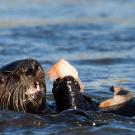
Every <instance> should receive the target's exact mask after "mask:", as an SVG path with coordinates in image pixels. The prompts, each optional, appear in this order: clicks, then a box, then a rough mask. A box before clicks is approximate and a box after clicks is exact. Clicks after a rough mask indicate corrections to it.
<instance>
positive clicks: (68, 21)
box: [0, 0, 135, 135]
mask: <svg viewBox="0 0 135 135" xmlns="http://www.w3.org/2000/svg"><path fill="white" fill-rule="evenodd" d="M134 8H135V1H134V0H118V1H113V0H102V1H100V0H94V1H92V0H78V1H76V0H64V1H63V0H55V1H53V0H45V1H42V0H29V1H27V0H22V1H17V0H12V1H10V0H3V1H2V0H1V4H0V67H1V66H3V65H4V64H7V63H9V62H11V61H14V60H17V59H23V58H30V57H31V58H36V59H37V60H39V61H40V62H41V64H42V65H43V67H44V69H45V71H46V73H47V71H48V70H49V68H50V67H51V66H52V65H53V64H54V63H55V62H56V61H58V60H59V59H60V58H65V59H66V60H69V61H70V62H71V63H72V64H73V65H74V66H75V67H76V68H77V69H78V71H79V74H80V78H81V80H82V81H83V82H84V84H85V92H86V93H87V94H89V95H90V96H91V97H93V98H95V99H98V100H99V101H100V100H103V99H105V98H108V97H111V96H112V93H111V92H110V91H109V87H110V86H112V85H120V86H123V87H127V88H128V89H130V90H132V91H133V93H135V89H134V88H135V68H134V67H135V10H134ZM46 83H47V92H48V99H49V100H53V97H52V94H51V89H52V82H50V81H49V78H48V76H46ZM89 115H90V116H89V120H88V119H86V118H85V117H83V116H76V115H73V114H69V115H65V114H58V115H54V116H39V115H33V114H23V113H18V112H11V111H0V134H1V135H4V134H6V135H8V134H9V135H11V134H13V135H15V134H17V135H18V134H20V135H22V134H25V135H29V134H41V135H44V134H45V135H46V134H52V135H53V134H59V135H63V134H71V135H73V134H79V135H80V134H83V135H87V134H91V135H96V134H97V135H98V134H99V133H100V135H102V134H104V135H108V134H110V135H112V134H116V135H123V134H128V135H134V134H135V119H134V117H133V118H125V117H121V116H118V115H112V114H108V115H103V114H97V113H93V112H91V114H89ZM93 118H94V119H93Z"/></svg>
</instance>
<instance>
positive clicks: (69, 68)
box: [48, 59, 84, 92]
mask: <svg viewBox="0 0 135 135" xmlns="http://www.w3.org/2000/svg"><path fill="white" fill-rule="evenodd" d="M48 74H49V77H50V80H52V81H55V80H56V79H58V78H60V79H63V78H64V77H65V76H68V75H71V76H72V77H74V78H75V79H76V81H78V82H79V84H80V88H81V92H82V91H83V89H84V85H83V83H82V82H81V80H80V78H79V75H78V71H77V70H76V68H75V67H74V66H73V65H71V64H70V63H69V62H68V61H66V60H64V59H61V60H60V61H58V62H57V63H56V64H54V66H53V67H52V68H51V69H50V70H49V72H48Z"/></svg>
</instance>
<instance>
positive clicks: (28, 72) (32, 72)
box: [26, 67, 34, 75]
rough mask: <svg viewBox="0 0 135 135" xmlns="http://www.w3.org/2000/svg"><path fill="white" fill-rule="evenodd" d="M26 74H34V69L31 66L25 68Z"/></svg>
mask: <svg viewBox="0 0 135 135" xmlns="http://www.w3.org/2000/svg"><path fill="white" fill-rule="evenodd" d="M26 74H27V75H30V74H34V69H33V68H32V67H31V68H28V69H27V70H26Z"/></svg>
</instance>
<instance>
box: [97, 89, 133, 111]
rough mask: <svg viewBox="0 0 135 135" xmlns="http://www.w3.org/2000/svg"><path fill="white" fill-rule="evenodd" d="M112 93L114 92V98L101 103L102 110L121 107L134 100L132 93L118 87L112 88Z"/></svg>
mask: <svg viewBox="0 0 135 135" xmlns="http://www.w3.org/2000/svg"><path fill="white" fill-rule="evenodd" d="M111 91H113V92H114V96H113V98H111V99H107V100H105V101H103V102H101V103H100V105H99V108H100V109H107V108H109V107H113V106H117V105H121V104H124V103H126V102H128V101H129V100H131V99H132V98H133V93H132V92H130V91H128V90H127V89H124V88H121V87H118V86H112V87H111Z"/></svg>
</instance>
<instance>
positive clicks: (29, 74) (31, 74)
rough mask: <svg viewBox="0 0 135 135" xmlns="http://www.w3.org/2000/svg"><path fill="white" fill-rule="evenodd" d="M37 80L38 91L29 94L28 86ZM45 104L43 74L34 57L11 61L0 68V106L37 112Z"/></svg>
mask: <svg viewBox="0 0 135 135" xmlns="http://www.w3.org/2000/svg"><path fill="white" fill-rule="evenodd" d="M35 82H39V87H40V91H39V92H36V93H33V94H29V88H30V86H33V87H34V85H35V84H34V83H35ZM44 106H45V74H44V70H43V68H42V66H41V65H40V63H39V62H37V61H36V60H34V59H24V60H18V61H15V62H12V63H10V64H8V65H6V66H4V67H3V68H1V70H0V108H1V109H10V110H14V111H21V112H38V111H40V110H41V109H42V108H44Z"/></svg>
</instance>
